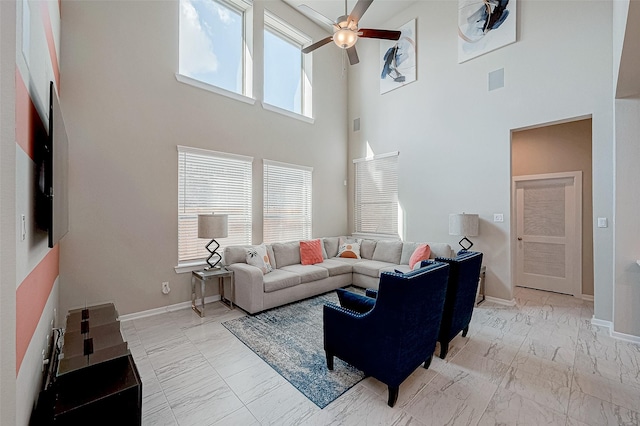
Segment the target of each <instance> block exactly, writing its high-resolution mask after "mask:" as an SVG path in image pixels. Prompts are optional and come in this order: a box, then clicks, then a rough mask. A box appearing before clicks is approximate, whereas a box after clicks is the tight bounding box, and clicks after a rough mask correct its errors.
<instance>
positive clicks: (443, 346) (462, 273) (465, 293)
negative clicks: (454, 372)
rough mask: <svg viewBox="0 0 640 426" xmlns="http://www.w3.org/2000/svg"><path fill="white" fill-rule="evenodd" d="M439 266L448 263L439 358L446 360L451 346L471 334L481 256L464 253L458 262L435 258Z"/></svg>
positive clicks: (459, 254) (459, 255) (477, 253)
mask: <svg viewBox="0 0 640 426" xmlns="http://www.w3.org/2000/svg"><path fill="white" fill-rule="evenodd" d="M436 260H437V261H439V262H445V263H448V264H449V266H450V268H451V269H450V270H449V284H448V285H447V297H446V300H445V302H444V312H443V314H442V323H441V324H440V333H439V336H438V341H439V342H440V358H442V359H444V358H445V357H446V356H447V351H448V350H449V343H450V342H451V340H453V338H454V337H456V336H457V335H458V333H460V331H462V336H463V337H464V336H466V335H467V332H468V331H469V323H470V322H471V314H472V313H473V307H474V306H475V303H476V293H477V291H478V282H479V281H480V268H481V267H482V253H480V252H475V251H465V250H461V251H460V252H459V253H458V255H457V256H456V257H455V259H449V258H442V257H439V258H436Z"/></svg>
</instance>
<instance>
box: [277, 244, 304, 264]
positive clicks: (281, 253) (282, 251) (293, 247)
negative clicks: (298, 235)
mask: <svg viewBox="0 0 640 426" xmlns="http://www.w3.org/2000/svg"><path fill="white" fill-rule="evenodd" d="M271 246H272V247H273V254H274V256H275V258H276V265H277V267H278V269H280V268H282V267H283V266H289V265H296V264H300V242H299V241H292V242H289V243H273V244H272V245H271Z"/></svg>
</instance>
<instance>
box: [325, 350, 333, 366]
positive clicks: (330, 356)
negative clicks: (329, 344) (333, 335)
mask: <svg viewBox="0 0 640 426" xmlns="http://www.w3.org/2000/svg"><path fill="white" fill-rule="evenodd" d="M325 354H326V356H327V368H328V369H329V370H333V354H330V353H329V352H325Z"/></svg>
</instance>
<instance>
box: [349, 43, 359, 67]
mask: <svg viewBox="0 0 640 426" xmlns="http://www.w3.org/2000/svg"><path fill="white" fill-rule="evenodd" d="M347 56H348V57H349V63H350V64H351V65H355V64H357V63H358V62H360V59H358V52H356V47H355V46H351V47H350V48H348V49H347Z"/></svg>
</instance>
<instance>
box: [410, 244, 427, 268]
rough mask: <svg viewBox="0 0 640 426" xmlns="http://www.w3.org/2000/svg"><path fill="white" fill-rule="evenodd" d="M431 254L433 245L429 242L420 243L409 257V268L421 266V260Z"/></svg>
mask: <svg viewBox="0 0 640 426" xmlns="http://www.w3.org/2000/svg"><path fill="white" fill-rule="evenodd" d="M430 255H431V247H429V244H420V245H419V246H418V247H417V248H416V250H415V251H414V252H413V254H412V255H411V258H410V259H409V268H411V269H416V267H418V268H419V267H420V262H422V261H423V260H428V259H429V256H430Z"/></svg>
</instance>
